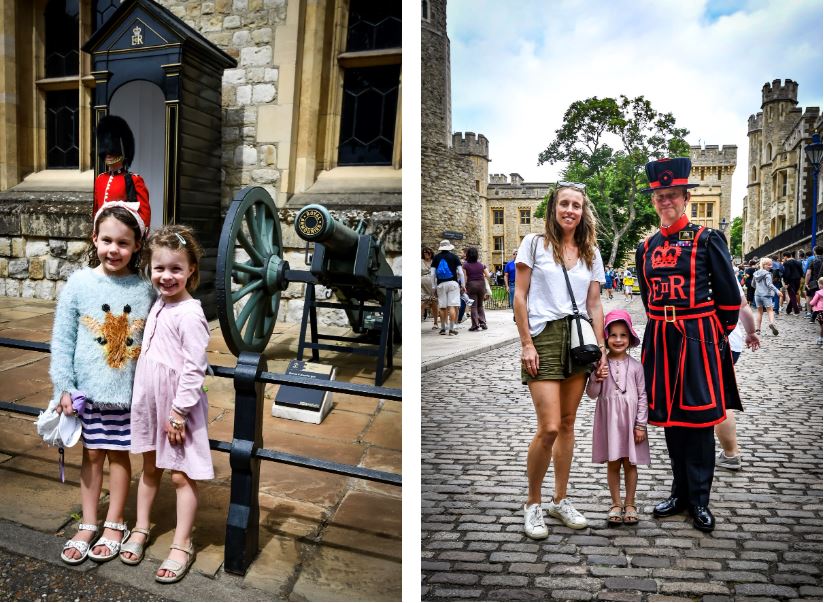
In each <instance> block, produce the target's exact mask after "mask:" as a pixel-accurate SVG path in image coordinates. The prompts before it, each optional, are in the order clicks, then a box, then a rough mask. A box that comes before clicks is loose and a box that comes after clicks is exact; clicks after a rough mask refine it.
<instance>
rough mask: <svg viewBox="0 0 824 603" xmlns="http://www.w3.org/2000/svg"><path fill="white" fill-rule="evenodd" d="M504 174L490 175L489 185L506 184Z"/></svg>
mask: <svg viewBox="0 0 824 603" xmlns="http://www.w3.org/2000/svg"><path fill="white" fill-rule="evenodd" d="M506 182H507V180H506V174H490V175H489V184H506Z"/></svg>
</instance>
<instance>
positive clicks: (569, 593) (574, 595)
mask: <svg viewBox="0 0 824 603" xmlns="http://www.w3.org/2000/svg"><path fill="white" fill-rule="evenodd" d="M552 598H553V599H555V600H556V601H591V600H592V593H589V592H587V591H585V590H553V591H552Z"/></svg>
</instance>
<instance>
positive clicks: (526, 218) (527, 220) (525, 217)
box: [518, 209, 532, 224]
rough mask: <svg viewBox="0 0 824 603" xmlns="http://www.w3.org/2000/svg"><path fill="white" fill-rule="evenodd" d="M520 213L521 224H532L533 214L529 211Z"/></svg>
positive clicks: (525, 210)
mask: <svg viewBox="0 0 824 603" xmlns="http://www.w3.org/2000/svg"><path fill="white" fill-rule="evenodd" d="M518 211H519V213H520V215H521V224H531V223H532V213H531V212H530V211H529V210H528V209H520V210H518Z"/></svg>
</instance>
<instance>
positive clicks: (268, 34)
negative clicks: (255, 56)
mask: <svg viewBox="0 0 824 603" xmlns="http://www.w3.org/2000/svg"><path fill="white" fill-rule="evenodd" d="M252 40H253V41H254V42H255V43H256V44H268V43H269V42H271V41H272V28H271V27H263V28H261V29H256V30H254V31H253V32H252Z"/></svg>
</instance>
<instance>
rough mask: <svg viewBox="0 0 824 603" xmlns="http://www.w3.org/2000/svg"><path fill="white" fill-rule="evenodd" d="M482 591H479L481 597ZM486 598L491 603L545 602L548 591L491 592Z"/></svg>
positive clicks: (514, 590) (534, 589)
mask: <svg viewBox="0 0 824 603" xmlns="http://www.w3.org/2000/svg"><path fill="white" fill-rule="evenodd" d="M480 595H481V591H478V595H476V596H480ZM486 598H487V599H488V600H490V601H543V600H544V599H545V598H546V591H543V590H539V589H537V588H524V589H510V588H507V589H500V590H491V591H489V592H488V593H487V596H486Z"/></svg>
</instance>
